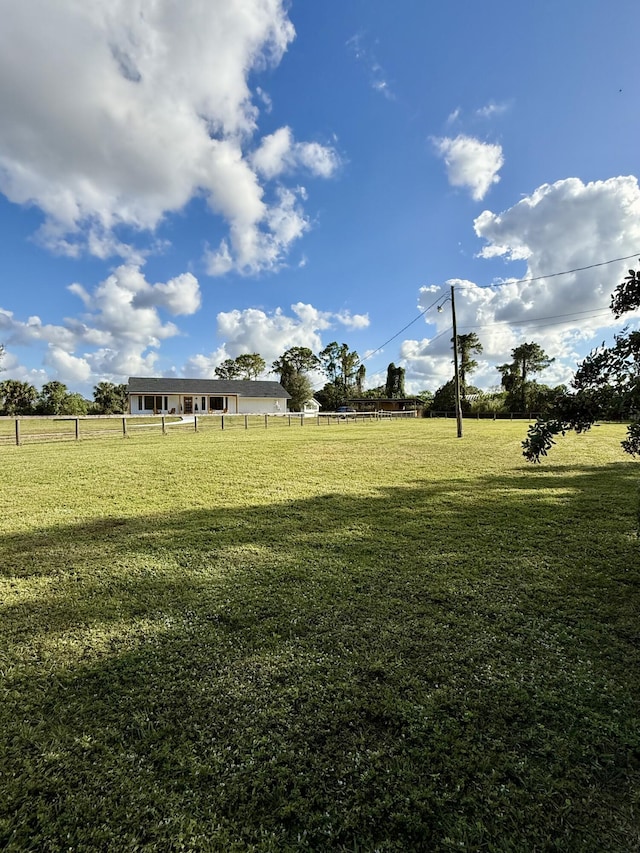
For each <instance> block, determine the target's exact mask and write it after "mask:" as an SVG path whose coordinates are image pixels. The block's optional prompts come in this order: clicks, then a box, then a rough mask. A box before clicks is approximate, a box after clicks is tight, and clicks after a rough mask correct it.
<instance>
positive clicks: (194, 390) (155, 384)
mask: <svg viewBox="0 0 640 853" xmlns="http://www.w3.org/2000/svg"><path fill="white" fill-rule="evenodd" d="M128 385H129V394H193V395H197V394H206V395H208V394H211V395H212V396H215V397H224V396H225V395H227V396H228V395H231V394H237V395H238V396H239V397H279V398H281V399H283V400H289V399H290V398H291V395H290V394H287V392H286V391H285V389H284V388H283V387H282V385H281V384H280V383H279V382H263V381H262V380H260V379H255V380H253V379H174V378H172V377H164V378H163V377H155V376H130V377H129V382H128Z"/></svg>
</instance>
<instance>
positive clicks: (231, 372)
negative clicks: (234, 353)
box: [214, 358, 241, 379]
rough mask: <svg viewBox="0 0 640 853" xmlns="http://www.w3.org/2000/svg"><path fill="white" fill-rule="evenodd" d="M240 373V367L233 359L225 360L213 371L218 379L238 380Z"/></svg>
mask: <svg viewBox="0 0 640 853" xmlns="http://www.w3.org/2000/svg"><path fill="white" fill-rule="evenodd" d="M240 372H241V371H240V367H239V366H238V364H237V363H236V360H235V358H226V359H225V360H224V361H223V362H222V364H219V365H218V366H217V367H216V368H215V370H214V373H215V375H216V376H217V377H218V379H239V378H240Z"/></svg>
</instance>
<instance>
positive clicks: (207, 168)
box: [0, 0, 338, 271]
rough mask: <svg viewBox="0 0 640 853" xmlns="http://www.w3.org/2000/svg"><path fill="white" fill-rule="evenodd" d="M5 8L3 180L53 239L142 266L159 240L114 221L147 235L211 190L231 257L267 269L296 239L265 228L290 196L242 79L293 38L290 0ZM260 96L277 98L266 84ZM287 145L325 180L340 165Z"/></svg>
mask: <svg viewBox="0 0 640 853" xmlns="http://www.w3.org/2000/svg"><path fill="white" fill-rule="evenodd" d="M4 6H5V8H4V9H3V23H2V28H0V109H1V111H2V116H3V121H2V123H1V124H0V191H1V192H2V193H4V195H6V196H7V198H8V199H9V200H11V201H12V202H15V203H17V204H34V205H37V207H39V208H40V209H41V210H42V212H43V213H44V215H45V223H44V225H43V227H42V229H41V231H40V239H41V240H42V241H43V242H44V243H46V244H47V245H48V246H50V247H51V248H52V249H54V250H55V251H59V252H63V253H65V254H68V255H72V256H74V255H78V254H79V253H80V252H82V251H90V252H92V253H93V254H95V255H96V256H98V257H101V258H105V257H108V256H110V255H113V254H116V255H120V256H122V257H125V258H126V259H127V260H128V261H130V262H136V263H140V262H141V260H142V259H143V257H144V254H145V252H147V251H149V248H139V247H137V248H136V247H134V246H130V245H127V244H126V243H125V242H123V241H122V239H120V238H119V237H118V236H116V233H115V232H116V230H117V229H118V227H119V226H127V227H128V228H129V229H133V231H134V232H135V233H137V234H138V238H136V240H134V242H137V241H139V240H143V241H144V240H145V239H146V240H148V232H149V231H151V232H152V231H153V229H154V228H155V227H156V226H157V225H158V223H159V222H160V221H161V220H162V218H163V216H164V215H165V214H166V213H168V212H172V211H179V210H181V209H182V208H183V207H184V206H185V205H186V204H187V202H188V201H189V200H190V199H192V198H193V197H195V196H197V195H203V196H204V197H205V198H206V199H207V201H208V203H209V206H210V208H211V210H212V212H213V213H214V214H215V215H216V216H218V217H222V219H224V221H225V222H226V223H227V225H228V227H229V232H230V234H229V237H228V240H227V244H226V245H227V250H228V262H227V263H226V264H221V266H222V267H223V268H225V269H231V268H234V267H236V266H238V267H240V268H242V269H244V270H252V271H255V270H259V269H261V268H262V267H263V266H267V267H269V266H271V265H272V263H273V254H274V251H273V250H274V245H275V248H276V251H275V254H276V255H278V253H280V254H281V253H283V252H285V251H286V250H287V247H288V244H286V243H283V242H282V241H281V240H280V239H279V238H278V237H277V236H275V235H274V234H273V233H272V231H271V226H272V223H273V221H274V217H275V218H276V219H277V212H278V210H279V208H280V204H281V200H280V199H279V198H277V197H276V198H275V202H274V204H273V206H272V204H271V203H270V202H269V200H267V199H266V197H265V187H264V186H262V184H261V182H260V180H259V179H258V176H257V175H256V173H255V172H254V167H253V166H252V163H251V159H250V151H251V149H252V148H253V147H254V145H253V142H252V139H253V136H254V135H255V133H256V131H257V120H258V109H257V107H256V106H255V104H254V103H253V100H252V92H251V91H250V89H249V85H248V79H249V76H250V74H251V73H252V72H255V71H259V70H260V69H262V68H264V67H265V66H268V65H270V66H274V65H276V64H277V63H278V62H279V61H280V59H281V57H282V55H283V53H284V51H285V50H286V49H287V46H288V45H289V43H290V42H291V40H292V39H293V38H294V35H295V33H294V29H293V26H292V24H291V21H290V20H289V18H288V17H287V14H286V10H285V3H284V2H283V0H235V2H233V3H229V2H227V0H209V2H207V3H201V2H200V1H199V0H182V2H180V3H178V4H176V3H174V2H173V0H136V2H126V0H94V2H92V3H90V4H88V5H87V4H85V5H82V4H78V3H77V2H75V0H59V2H57V3H55V4H51V3H49V2H46V0H23V2H21V3H14V4H4ZM256 98H257V101H258V102H261V103H268V96H266V95H265V93H264V92H263V90H261V89H260V90H256ZM282 131H285V132H286V131H288V128H283V129H282ZM278 132H279V131H277V132H276V133H278ZM291 151H292V155H291V156H292V158H293V162H295V164H296V165H297V166H303V167H305V168H306V169H308V170H309V171H310V172H311V173H312V174H313V175H315V176H322V177H327V176H328V175H330V174H333V171H334V170H335V168H336V165H337V162H338V159H337V155H336V154H335V152H334V151H333V149H332V148H330V147H328V146H322V145H319V144H318V143H314V142H310V143H305V142H295V143H294V142H293V141H291ZM145 232H147V235H146V236H145ZM301 233H303V231H302V230H298V232H297V235H296V237H297V236H300V234H301ZM296 237H292V238H291V239H296ZM155 248H157V247H155V246H154V245H153V242H152V245H151V250H153V249H155Z"/></svg>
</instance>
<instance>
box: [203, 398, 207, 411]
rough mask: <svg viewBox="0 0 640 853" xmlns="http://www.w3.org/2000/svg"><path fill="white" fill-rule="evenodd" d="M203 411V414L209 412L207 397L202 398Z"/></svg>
mask: <svg viewBox="0 0 640 853" xmlns="http://www.w3.org/2000/svg"><path fill="white" fill-rule="evenodd" d="M202 411H203V412H206V411H207V398H206V397H203V398H202Z"/></svg>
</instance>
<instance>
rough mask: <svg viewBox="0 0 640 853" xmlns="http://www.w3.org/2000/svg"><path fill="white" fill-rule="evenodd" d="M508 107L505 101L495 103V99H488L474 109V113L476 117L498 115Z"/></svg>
mask: <svg viewBox="0 0 640 853" xmlns="http://www.w3.org/2000/svg"><path fill="white" fill-rule="evenodd" d="M508 109H509V105H508V104H505V103H501V104H497V103H496V102H495V101H489V103H488V104H486V105H485V106H484V107H480V109H478V110H476V112H475V114H476V116H477V117H478V118H493V116H499V115H502V114H503V113H506V111H507V110H508Z"/></svg>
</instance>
